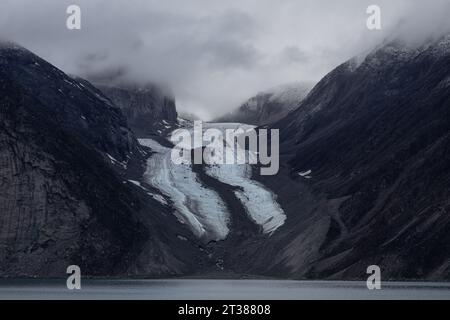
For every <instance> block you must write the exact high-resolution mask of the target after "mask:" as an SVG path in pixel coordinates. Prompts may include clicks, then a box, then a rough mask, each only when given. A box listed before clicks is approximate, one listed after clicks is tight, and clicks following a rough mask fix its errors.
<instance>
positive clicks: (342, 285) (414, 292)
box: [0, 279, 450, 300]
mask: <svg viewBox="0 0 450 320" xmlns="http://www.w3.org/2000/svg"><path fill="white" fill-rule="evenodd" d="M0 299H1V300H6V299H43V300H46V299H52V300H53V299H56V300H71V299H92V300H95V299H113V300H115V299H144V300H147V299H149V300H253V299H254V300H304V299H305V300H314V299H327V300H342V299H358V300H372V299H375V300H391V299H393V300H403V299H414V300H417V299H419V300H428V299H437V300H450V283H427V282H384V283H382V289H381V290H368V289H367V287H366V284H365V282H362V281H361V282H354V281H290V280H196V279H171V280H84V281H83V280H82V284H81V290H68V289H67V287H66V281H65V279H59V280H38V279H33V280H11V279H4V280H0Z"/></svg>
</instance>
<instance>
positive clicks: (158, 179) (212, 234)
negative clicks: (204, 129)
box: [139, 139, 229, 240]
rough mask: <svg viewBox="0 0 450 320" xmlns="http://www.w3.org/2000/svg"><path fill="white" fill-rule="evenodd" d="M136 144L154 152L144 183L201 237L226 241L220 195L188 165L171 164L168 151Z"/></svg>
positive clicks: (147, 141) (149, 142) (153, 143)
mask: <svg viewBox="0 0 450 320" xmlns="http://www.w3.org/2000/svg"><path fill="white" fill-rule="evenodd" d="M139 143H140V144H141V145H144V146H147V147H150V148H151V149H152V150H153V151H154V152H156V153H155V154H153V155H152V156H151V157H150V158H149V159H148V160H147V169H146V172H145V174H144V179H145V181H146V182H147V183H148V184H150V185H151V186H153V187H155V188H157V189H159V190H160V191H161V192H162V193H163V194H164V195H166V196H167V197H168V198H170V199H171V200H172V202H173V204H174V206H175V209H176V210H177V212H176V214H177V218H178V219H179V220H180V221H181V222H182V223H185V224H187V225H188V226H189V227H190V228H191V229H192V231H193V233H194V234H195V235H196V236H198V237H200V238H205V239H207V240H222V239H225V238H226V236H227V234H228V232H229V228H228V222H229V213H228V210H227V208H226V205H225V203H224V202H223V201H222V199H221V198H220V196H219V195H218V194H217V193H216V192H215V191H213V190H210V189H208V188H206V187H204V186H203V185H202V184H201V183H200V181H199V180H198V178H197V174H196V173H194V172H193V171H192V170H191V166H190V165H176V164H174V163H173V162H172V159H171V149H170V148H167V147H164V146H162V145H160V144H159V143H158V142H156V141H154V140H152V139H140V140H139Z"/></svg>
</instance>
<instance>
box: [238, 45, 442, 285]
mask: <svg viewBox="0 0 450 320" xmlns="http://www.w3.org/2000/svg"><path fill="white" fill-rule="evenodd" d="M449 77H450V36H445V37H442V38H440V39H438V40H435V41H431V42H428V43H426V44H424V45H422V46H421V47H417V46H414V47H411V46H409V45H408V44H405V43H404V42H403V41H393V42H389V43H386V44H384V45H383V46H380V47H379V48H377V49H375V50H374V51H372V52H371V53H369V54H368V55H367V57H366V58H365V59H364V60H363V61H362V62H361V61H358V60H357V59H351V60H349V61H348V62H346V63H344V64H342V65H340V66H339V67H337V68H336V69H334V70H333V71H332V72H330V73H329V74H328V75H327V76H326V77H324V78H323V79H322V80H321V81H320V82H319V83H318V84H317V85H316V86H315V87H314V89H313V90H312V91H311V93H310V94H309V95H308V97H307V98H306V99H305V100H304V101H303V102H302V103H301V104H300V106H299V107H298V108H297V109H296V110H295V111H293V112H291V113H290V114H289V115H288V116H287V117H285V118H284V119H282V120H280V121H279V122H276V123H274V124H272V125H271V127H272V128H279V129H280V133H281V157H282V158H283V159H285V160H284V165H282V166H283V167H284V173H283V172H281V173H280V174H279V175H278V176H277V177H276V178H270V177H269V178H263V179H262V180H263V181H264V182H265V183H266V184H267V185H269V186H271V188H272V189H273V190H277V194H278V196H279V199H280V201H281V204H282V206H283V207H284V208H286V209H287V213H288V223H286V226H285V228H284V229H283V230H280V232H279V234H278V235H277V236H275V237H274V238H272V239H270V240H268V241H267V242H268V244H265V245H264V247H265V248H266V251H265V252H264V253H261V255H260V256H259V255H255V256H251V257H249V258H248V261H252V263H251V265H252V267H253V268H255V270H261V269H260V268H261V265H265V262H263V261H266V260H265V259H269V257H271V263H270V264H269V265H268V266H266V268H265V270H271V271H270V272H271V273H273V274H277V275H280V274H285V273H291V274H294V275H296V276H297V277H306V278H310V277H312V278H333V279H341V278H357V277H358V275H360V274H362V273H363V272H364V270H365V268H366V267H367V266H368V265H371V264H375V265H379V266H380V267H381V269H382V270H383V275H384V277H385V278H387V279H405V278H407V279H448V278H449V277H450V257H449V254H448V253H449V252H450V250H449V249H450V248H449V243H450V241H449V240H450V238H449V233H448V230H450V220H449V217H450V216H449V210H450V207H449V202H448V199H449V198H450V189H449V186H450V184H449V182H450V165H449V164H450V161H449V160H450V154H449V150H450V148H449V146H450V113H449V108H448V106H449V105H450V90H449V84H450V82H449V79H450V78H449ZM306 173H307V174H306ZM283 176H284V177H283ZM285 176H288V177H289V178H286V177H285ZM275 238H277V240H275ZM280 243H282V244H283V245H282V246H281V247H283V249H281V250H280V249H279V248H280ZM270 247H271V248H272V249H268V248H270ZM246 250H248V248H247V249H246Z"/></svg>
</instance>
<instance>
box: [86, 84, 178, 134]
mask: <svg viewBox="0 0 450 320" xmlns="http://www.w3.org/2000/svg"><path fill="white" fill-rule="evenodd" d="M95 86H96V87H97V88H99V89H100V90H101V91H102V92H103V94H105V95H106V96H107V97H108V98H109V99H111V101H112V102H113V103H114V104H115V105H117V106H118V107H119V108H120V109H121V110H122V112H123V114H124V115H125V116H126V118H127V121H128V123H129V125H130V127H131V128H132V130H133V131H134V132H135V134H136V135H138V136H139V137H145V136H148V135H152V134H162V133H165V132H167V131H168V129H171V128H172V127H173V126H174V125H175V124H176V123H177V110H176V105H175V99H174V98H173V97H172V95H171V94H168V93H165V92H164V90H163V89H161V88H159V87H157V86H155V85H147V86H145V87H138V86H108V85H102V84H96V85H95Z"/></svg>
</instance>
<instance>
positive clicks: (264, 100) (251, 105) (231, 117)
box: [215, 83, 312, 125]
mask: <svg viewBox="0 0 450 320" xmlns="http://www.w3.org/2000/svg"><path fill="white" fill-rule="evenodd" d="M311 87H312V84H309V83H291V84H287V85H282V86H278V87H276V88H272V89H270V90H267V91H264V92H260V93H258V94H257V95H256V96H254V97H252V98H250V99H248V100H247V101H246V102H245V103H244V104H242V105H241V106H240V107H239V108H238V109H236V110H234V111H232V112H230V113H229V114H226V115H224V116H222V117H220V118H218V119H217V120H215V122H240V123H247V124H253V125H265V124H268V123H271V122H275V121H278V120H280V119H281V118H283V117H284V116H286V114H288V113H289V111H292V110H293V109H295V108H296V107H297V106H298V105H299V104H300V102H301V101H302V100H303V99H304V98H305V97H306V96H307V94H308V92H309V91H310V90H311Z"/></svg>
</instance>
